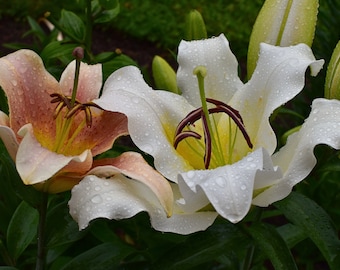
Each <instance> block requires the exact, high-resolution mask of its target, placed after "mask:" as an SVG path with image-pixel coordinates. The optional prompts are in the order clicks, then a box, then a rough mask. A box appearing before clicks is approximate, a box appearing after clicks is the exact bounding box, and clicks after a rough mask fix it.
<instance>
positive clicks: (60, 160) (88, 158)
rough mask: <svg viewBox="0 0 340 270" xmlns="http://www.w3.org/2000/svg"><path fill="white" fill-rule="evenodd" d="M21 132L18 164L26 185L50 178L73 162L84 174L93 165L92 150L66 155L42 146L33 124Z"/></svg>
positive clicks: (17, 157) (79, 171) (78, 170)
mask: <svg viewBox="0 0 340 270" xmlns="http://www.w3.org/2000/svg"><path fill="white" fill-rule="evenodd" d="M19 134H20V135H21V136H23V140H22V142H21V143H20V145H19V149H18V153H17V156H16V166H17V170H18V173H19V175H20V177H21V179H22V181H23V182H24V183H25V184H26V185H32V184H37V183H40V182H43V181H46V180H48V179H49V178H51V177H52V176H53V175H55V174H56V173H57V172H59V171H60V170H61V169H63V168H64V167H65V166H67V165H68V164H70V163H71V162H76V163H77V166H75V165H74V164H72V163H71V164H70V166H72V167H73V169H71V170H74V169H75V168H77V169H76V171H77V172H78V173H80V174H81V173H82V174H84V173H85V172H87V171H88V170H89V169H90V168H91V165H92V154H91V151H90V150H86V151H84V152H83V153H82V154H80V155H78V156H64V155H60V154H57V153H54V152H51V151H50V150H48V149H46V148H44V147H42V146H41V145H40V143H39V142H38V141H37V140H36V139H35V137H34V134H33V129H32V125H31V124H27V125H25V126H24V127H23V128H22V129H21V130H20V131H19Z"/></svg>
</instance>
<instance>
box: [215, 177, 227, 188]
mask: <svg viewBox="0 0 340 270" xmlns="http://www.w3.org/2000/svg"><path fill="white" fill-rule="evenodd" d="M216 183H217V185H219V186H220V187H224V184H225V181H224V178H223V177H222V176H219V177H217V178H216Z"/></svg>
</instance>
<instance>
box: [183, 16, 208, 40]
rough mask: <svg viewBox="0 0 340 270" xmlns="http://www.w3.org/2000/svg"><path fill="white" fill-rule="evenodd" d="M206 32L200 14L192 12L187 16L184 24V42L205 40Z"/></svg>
mask: <svg viewBox="0 0 340 270" xmlns="http://www.w3.org/2000/svg"><path fill="white" fill-rule="evenodd" d="M207 37H208V36H207V30H206V28H205V23H204V20H203V17H202V15H201V13H199V12H198V11H197V10H192V11H190V13H189V14H188V15H187V18H186V22H185V38H184V39H186V40H199V39H206V38H207Z"/></svg>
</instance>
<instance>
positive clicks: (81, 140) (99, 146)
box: [0, 50, 216, 233]
mask: <svg viewBox="0 0 340 270" xmlns="http://www.w3.org/2000/svg"><path fill="white" fill-rule="evenodd" d="M77 54H79V51H77V50H75V55H76V57H77V59H76V60H75V61H73V62H71V63H70V64H69V65H68V66H67V67H66V69H65V70H64V72H63V74H62V75H61V78H60V81H59V82H58V81H57V80H56V79H55V78H54V77H53V76H52V75H51V74H50V73H48V72H47V70H46V69H45V67H44V65H43V62H42V60H41V58H40V57H39V56H38V55H37V54H36V53H35V52H33V51H30V50H20V51H17V52H15V53H12V54H9V55H7V56H5V57H3V58H0V73H1V76H0V85H1V87H2V88H3V90H4V91H5V93H6V96H7V98H8V104H9V116H7V115H6V114H5V113H4V112H0V137H1V139H2V140H3V142H4V144H5V146H6V148H7V150H8V152H9V154H10V156H11V157H12V158H13V160H14V161H15V163H16V168H17V171H18V173H19V175H20V177H21V178H22V180H23V182H24V183H25V184H26V185H34V187H35V188H37V189H39V190H41V191H44V192H49V193H58V192H62V191H66V190H70V189H72V188H73V187H74V185H76V184H77V183H79V182H80V181H81V182H84V183H83V184H80V186H86V192H85V194H83V193H81V194H79V192H78V190H79V189H80V188H79V187H75V188H74V191H73V194H74V195H73V196H72V200H71V201H70V206H71V210H70V213H71V215H72V216H73V217H74V218H75V219H76V220H77V221H78V222H79V227H80V229H83V228H85V227H86V226H87V224H88V222H89V220H91V219H93V218H94V217H95V216H96V215H98V213H100V214H101V215H103V216H105V217H107V218H113V216H112V215H114V217H115V218H116V219H120V218H128V217H131V216H133V215H135V214H136V213H138V212H140V211H149V212H150V213H151V215H152V224H153V226H154V227H155V228H158V229H159V230H162V231H167V230H169V229H168V227H170V228H172V227H173V225H176V226H177V227H178V230H179V233H186V231H191V230H193V229H192V228H193V227H194V230H198V229H197V228H195V226H192V225H191V224H194V223H195V222H196V219H199V220H201V219H202V217H206V216H207V218H205V219H206V221H207V222H206V225H205V227H208V226H209V225H210V224H211V223H212V222H213V221H214V219H215V216H216V215H215V213H212V214H210V215H212V216H213V217H212V218H209V217H210V215H209V214H208V215H207V214H206V213H194V215H192V216H191V217H189V218H191V219H193V220H192V223H189V224H187V218H183V217H182V216H181V215H180V216H177V215H176V214H173V212H174V211H173V208H174V207H175V212H176V211H177V210H176V209H177V208H176V205H174V192H177V191H176V188H175V189H174V190H172V188H171V186H170V183H169V182H168V181H167V180H166V179H165V178H164V177H163V176H162V175H161V174H160V173H159V172H157V171H156V170H155V169H154V168H152V167H151V166H150V165H149V164H148V163H147V162H146V161H145V160H144V158H143V157H142V155H140V154H139V153H136V152H124V153H122V154H121V155H120V156H118V157H115V158H103V159H94V158H93V157H95V156H96V155H98V154H101V153H103V152H105V151H106V150H109V149H111V147H112V145H113V143H114V141H115V140H116V138H118V137H120V136H122V135H127V134H128V130H127V118H126V116H125V115H124V114H122V113H119V112H110V111H107V110H104V109H102V108H101V107H100V106H99V105H97V104H95V103H93V101H94V100H97V101H98V100H100V99H101V97H100V98H99V99H98V97H99V92H100V89H101V86H102V70H101V65H100V64H97V65H87V64H85V63H82V62H81V61H80V58H81V57H78V56H77ZM98 181H100V184H98ZM104 193H105V194H106V195H104ZM177 193H178V192H177ZM177 193H176V194H177ZM78 194H79V196H78ZM176 196H177V195H176ZM73 202H75V203H77V205H76V206H75V205H74V204H73ZM79 203H80V204H79ZM102 204H106V205H113V206H114V210H115V211H114V213H110V212H108V211H106V209H105V208H102V207H101V205H102ZM78 207H81V208H82V209H83V210H84V211H85V214H84V213H83V211H78V210H77V209H75V208H78ZM102 210H103V211H102ZM169 216H173V217H172V219H168V218H167V217H169Z"/></svg>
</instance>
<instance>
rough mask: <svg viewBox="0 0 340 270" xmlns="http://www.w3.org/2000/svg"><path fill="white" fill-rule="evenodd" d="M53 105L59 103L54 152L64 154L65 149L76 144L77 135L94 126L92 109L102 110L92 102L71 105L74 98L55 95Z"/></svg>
mask: <svg viewBox="0 0 340 270" xmlns="http://www.w3.org/2000/svg"><path fill="white" fill-rule="evenodd" d="M51 97H52V98H53V99H52V100H51V103H58V104H57V106H56V109H55V113H54V118H55V119H56V138H55V144H54V149H53V151H54V152H57V153H64V152H65V149H67V148H69V147H70V146H71V145H72V143H73V142H74V140H75V138H76V137H77V135H78V134H79V133H80V131H81V130H82V129H83V128H84V127H85V125H86V126H87V127H89V128H90V127H91V126H92V112H91V107H96V108H98V109H101V108H100V107H99V106H98V105H96V104H95V103H92V102H88V103H81V102H79V101H78V100H76V99H75V101H74V105H73V106H72V105H71V102H72V97H69V96H64V95H62V94H58V93H53V94H51ZM81 111H83V112H84V114H85V117H79V118H78V119H81V120H80V123H78V126H77V127H76V128H75V129H74V128H73V127H74V125H75V124H77V121H78V120H77V115H78V114H79V112H81Z"/></svg>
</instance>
